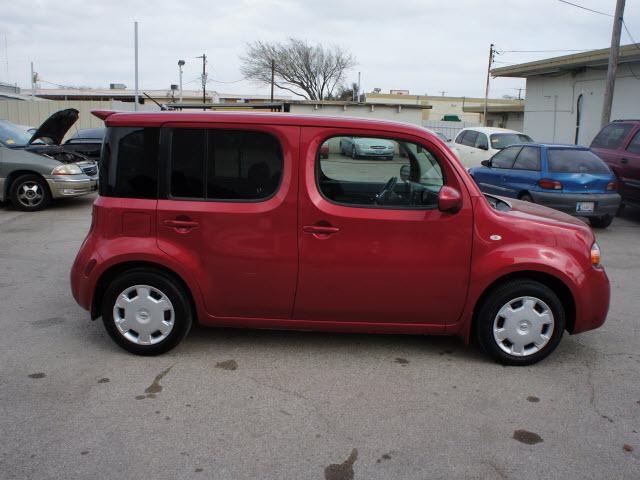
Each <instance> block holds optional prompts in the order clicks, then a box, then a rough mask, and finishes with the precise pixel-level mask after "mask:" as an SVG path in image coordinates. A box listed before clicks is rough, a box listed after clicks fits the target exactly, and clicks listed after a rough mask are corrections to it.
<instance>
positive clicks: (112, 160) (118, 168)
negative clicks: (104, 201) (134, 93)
mask: <svg viewBox="0 0 640 480" xmlns="http://www.w3.org/2000/svg"><path fill="white" fill-rule="evenodd" d="M159 139H160V129H159V128H141V127H117V128H110V129H108V131H107V134H106V136H105V140H104V145H103V148H102V156H101V159H100V182H99V184H100V195H103V196H105V197H123V198H158V144H159Z"/></svg>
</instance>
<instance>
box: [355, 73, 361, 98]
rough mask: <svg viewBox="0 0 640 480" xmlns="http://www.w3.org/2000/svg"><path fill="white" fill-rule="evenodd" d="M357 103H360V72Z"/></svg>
mask: <svg viewBox="0 0 640 480" xmlns="http://www.w3.org/2000/svg"><path fill="white" fill-rule="evenodd" d="M356 102H360V72H358V92H357V93H356Z"/></svg>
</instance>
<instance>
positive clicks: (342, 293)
mask: <svg viewBox="0 0 640 480" xmlns="http://www.w3.org/2000/svg"><path fill="white" fill-rule="evenodd" d="M96 114H97V115H99V116H101V117H102V118H104V120H105V123H106V125H107V127H109V128H114V127H118V126H126V127H132V126H147V127H148V126H157V127H162V128H169V127H176V128H188V127H192V128H193V127H203V126H204V127H205V128H212V129H230V128H232V129H239V130H245V129H246V130H251V131H260V132H266V133H268V134H270V135H273V136H274V137H275V138H277V139H278V141H279V142H280V144H281V145H282V152H283V158H284V169H283V176H282V179H281V183H280V186H279V188H278V189H277V191H276V193H275V194H274V195H273V196H272V197H270V198H268V199H267V200H265V201H262V202H249V203H247V202H238V203H235V202H202V201H189V200H175V199H170V198H158V199H131V198H114V197H106V196H99V197H98V199H97V200H96V202H95V204H94V206H93V222H92V226H91V229H90V231H89V233H88V235H87V237H86V239H85V241H84V243H83V244H82V247H81V248H80V251H79V252H78V255H77V258H76V260H75V262H74V264H73V267H72V270H71V288H72V292H73V296H74V298H75V299H76V301H77V302H78V303H79V304H80V305H81V306H82V307H83V308H85V309H87V310H89V311H90V312H91V314H92V317H93V318H97V317H99V316H100V315H101V302H102V298H103V295H104V292H105V289H106V288H107V285H108V283H109V282H110V281H111V280H112V279H113V278H114V277H115V276H117V275H119V274H120V273H122V272H124V271H126V270H127V269H130V268H133V267H139V266H155V267H157V268H160V269H162V270H164V271H167V272H171V274H172V275H174V276H175V277H176V278H179V279H180V281H181V282H183V283H184V286H185V287H186V289H187V290H188V292H189V294H190V296H191V299H192V302H193V307H194V314H195V316H196V317H197V321H198V322H199V323H201V324H204V325H211V326H228V327H250V328H274V329H307V330H327V331H342V332H367V333H409V334H447V335H458V336H460V337H462V338H464V339H465V340H468V339H469V336H470V332H471V327H472V324H473V321H474V314H475V312H476V309H477V306H478V305H479V303H480V302H481V301H482V299H483V297H484V296H486V295H487V293H488V292H490V291H491V289H492V288H493V287H494V286H495V285H498V284H500V283H501V282H504V281H505V280H506V279H516V278H531V279H535V280H537V281H539V282H541V283H544V284H545V285H547V286H549V288H551V289H552V290H553V291H554V292H555V293H556V294H557V295H558V297H559V298H560V299H561V301H562V302H563V305H564V308H565V310H566V329H567V330H568V331H569V332H570V333H579V332H583V331H585V330H590V329H594V328H597V327H599V326H600V325H602V323H603V322H604V320H605V317H606V314H607V310H608V306H609V282H608V279H607V276H606V274H605V271H604V269H603V268H602V267H601V266H599V265H593V264H592V260H591V256H590V252H591V249H592V246H593V245H594V241H595V238H594V235H593V233H592V231H591V229H590V228H589V227H588V226H586V225H585V224H584V223H582V222H580V221H579V220H576V219H574V218H572V217H570V216H568V215H565V214H563V213H560V212H557V211H555V210H551V209H548V208H545V207H540V206H537V205H532V204H528V203H525V202H521V201H518V200H509V203H510V205H511V209H509V210H508V211H500V210H496V209H495V208H494V207H493V206H492V205H491V204H490V202H489V201H488V200H487V199H486V198H485V196H484V195H483V194H482V193H481V192H480V190H479V189H478V187H477V186H476V184H475V183H474V181H473V180H472V179H471V177H470V176H469V175H468V173H467V172H466V170H465V169H464V168H463V167H462V165H461V164H460V163H459V162H458V160H457V159H456V158H455V156H454V155H453V154H452V153H451V152H450V150H449V149H448V148H447V147H446V145H445V144H444V143H443V142H442V141H441V140H439V139H438V138H437V137H436V136H435V135H432V134H430V133H428V132H427V131H425V130H424V129H422V128H418V127H415V126H410V125H405V124H398V123H392V122H380V121H371V120H361V119H345V118H328V117H312V116H294V115H287V114H255V113H140V114H136V113H113V114H112V113H111V112H96ZM337 135H350V136H357V135H377V136H381V137H393V138H396V139H405V140H409V141H412V142H416V143H419V144H421V145H423V146H425V147H426V148H428V149H429V150H430V151H431V152H433V154H434V155H436V156H437V158H438V160H439V162H440V164H441V166H442V169H443V173H444V176H445V177H446V179H447V185H446V187H445V188H442V190H441V192H440V199H439V202H440V204H439V205H440V209H433V210H402V209H376V208H372V209H368V208H352V207H348V206H344V205H339V204H336V203H333V202H331V201H329V200H327V198H325V197H324V196H323V195H322V194H321V193H320V192H319V189H318V185H317V183H316V179H315V175H316V160H317V158H318V153H319V149H320V147H321V145H322V144H323V143H324V142H325V141H326V140H327V139H328V138H330V137H334V136H337ZM448 205H451V206H455V207H456V208H448ZM181 222H187V223H186V224H185V223H181Z"/></svg>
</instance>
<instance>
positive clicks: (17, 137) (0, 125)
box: [0, 120, 31, 147]
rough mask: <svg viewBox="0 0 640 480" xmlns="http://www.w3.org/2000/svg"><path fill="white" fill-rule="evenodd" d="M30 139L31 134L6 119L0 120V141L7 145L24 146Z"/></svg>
mask: <svg viewBox="0 0 640 480" xmlns="http://www.w3.org/2000/svg"><path fill="white" fill-rule="evenodd" d="M30 139H31V134H30V133H29V132H27V131H25V130H24V129H23V128H20V127H19V126H18V125H15V124H13V123H11V122H8V121H6V120H0V142H2V143H3V144H5V145H6V146H7V147H24V146H25V145H26V144H27V143H29V140H30Z"/></svg>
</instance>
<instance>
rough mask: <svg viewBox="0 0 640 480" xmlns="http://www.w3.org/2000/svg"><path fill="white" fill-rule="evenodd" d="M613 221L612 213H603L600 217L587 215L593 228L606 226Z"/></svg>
mask: <svg viewBox="0 0 640 480" xmlns="http://www.w3.org/2000/svg"><path fill="white" fill-rule="evenodd" d="M611 222H613V215H603V216H602V217H589V223H590V224H591V226H592V227H593V228H607V227H608V226H609V225H611Z"/></svg>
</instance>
